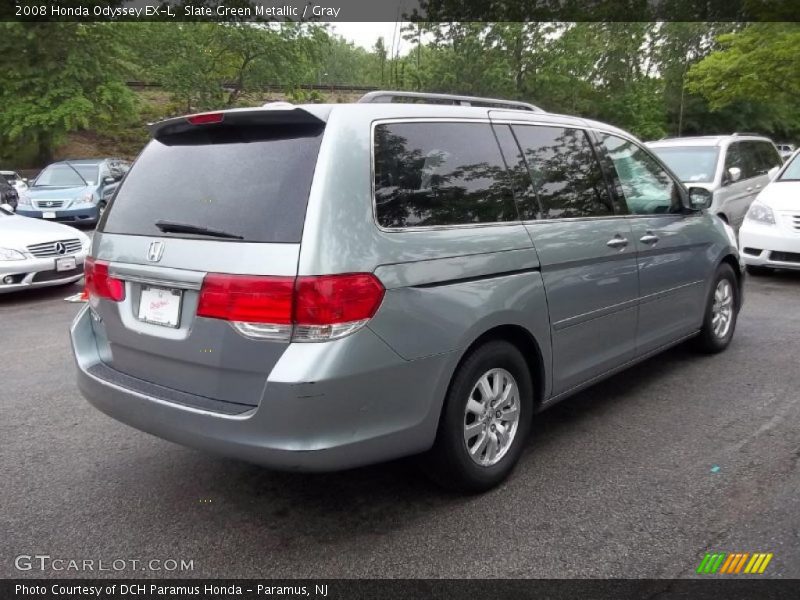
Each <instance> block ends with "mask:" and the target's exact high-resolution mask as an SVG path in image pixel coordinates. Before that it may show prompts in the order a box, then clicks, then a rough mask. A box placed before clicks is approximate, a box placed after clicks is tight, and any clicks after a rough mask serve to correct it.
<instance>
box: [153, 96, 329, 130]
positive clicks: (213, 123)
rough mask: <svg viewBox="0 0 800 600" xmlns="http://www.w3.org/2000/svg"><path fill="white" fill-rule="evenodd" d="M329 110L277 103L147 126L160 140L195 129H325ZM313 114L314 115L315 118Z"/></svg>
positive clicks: (184, 117) (170, 120)
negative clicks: (250, 127)
mask: <svg viewBox="0 0 800 600" xmlns="http://www.w3.org/2000/svg"><path fill="white" fill-rule="evenodd" d="M329 112H330V110H327V111H326V110H314V111H313V112H312V111H311V110H306V109H305V108H300V107H299V106H294V105H291V104H287V103H285V102H276V103H274V104H265V105H264V106H263V107H261V108H241V109H238V108H237V109H232V110H224V111H222V110H221V111H214V112H204V113H195V114H191V115H184V116H181V117H173V118H171V119H164V120H163V121H157V122H155V123H150V124H149V125H148V126H147V129H148V130H149V131H150V135H151V136H152V137H153V138H155V139H159V138H162V137H166V136H171V135H176V134H181V133H186V132H187V131H192V130H195V129H196V128H198V127H219V126H221V125H277V124H280V125H320V126H321V125H325V123H326V120H327V117H328V113H329ZM315 113H316V114H315Z"/></svg>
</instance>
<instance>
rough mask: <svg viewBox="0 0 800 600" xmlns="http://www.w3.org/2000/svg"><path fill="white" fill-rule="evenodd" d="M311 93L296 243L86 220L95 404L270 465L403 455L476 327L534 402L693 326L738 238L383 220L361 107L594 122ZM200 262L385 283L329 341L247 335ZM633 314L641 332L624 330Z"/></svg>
mask: <svg viewBox="0 0 800 600" xmlns="http://www.w3.org/2000/svg"><path fill="white" fill-rule="evenodd" d="M302 108H303V110H305V107H302ZM312 108H313V111H316V112H313V113H312V114H313V115H316V116H318V117H319V119H321V120H323V121H324V122H325V126H324V127H325V129H324V134H323V137H322V140H321V143H320V146H319V152H318V156H317V159H316V166H315V171H314V177H313V180H312V183H311V187H310V192H309V198H308V204H307V207H306V213H305V221H304V226H303V230H302V239H301V241H300V243H297V244H278V243H269V242H259V243H250V242H240V241H231V240H218V239H208V238H205V239H197V238H195V239H182V238H176V237H168V236H164V237H159V236H149V235H125V234H123V233H114V234H111V233H104V232H103V231H102V228H103V222H101V225H100V229H101V231H100V232H98V233H97V234H96V236H95V240H94V245H93V249H92V255H93V256H95V257H96V258H97V259H99V260H104V261H108V262H109V263H110V264H109V271H110V273H111V274H112V276H114V277H118V278H120V279H123V280H124V281H125V289H126V299H125V300H124V301H122V302H118V303H114V302H111V301H108V300H104V299H100V300H96V301H94V302H93V303H92V304H91V306H89V307H87V308H86V309H84V310H83V311H82V312H81V313H80V314H79V315H78V317H77V318H76V320H75V322H74V323H73V326H72V330H71V336H72V344H73V348H74V352H75V357H76V363H77V366H78V385H79V387H80V389H81V391H82V393H83V394H84V395H85V396H86V397H87V399H88V400H89V401H90V402H91V403H92V404H93V405H95V406H96V407H98V408H99V409H100V410H102V411H104V412H105V413H107V414H109V415H111V416H113V417H114V418H116V419H118V420H120V421H122V422H125V423H128V424H130V425H132V426H134V427H137V428H139V429H142V430H144V431H148V432H151V433H154V434H156V435H159V436H161V437H164V438H166V439H170V440H173V441H176V442H179V443H183V444H186V445H190V446H195V447H199V448H203V449H208V450H211V451H214V452H218V453H222V454H227V455H231V456H236V457H239V458H242V459H245V460H249V461H252V462H256V463H260V464H265V465H268V466H271V467H275V468H283V469H304V470H335V469H340V468H348V467H352V466H358V465H362V464H368V463H372V462H377V461H380V460H386V459H390V458H396V457H400V456H405V455H408V454H413V453H417V452H422V451H425V450H427V449H428V448H430V447H431V445H432V444H433V443H434V440H435V436H436V432H437V428H438V426H439V417H440V414H441V409H442V405H443V402H444V398H445V395H446V392H447V389H448V386H449V385H450V381H451V379H452V376H453V374H454V373H455V372H456V369H457V367H458V365H459V364H460V362H461V361H462V360H464V357H465V356H467V354H468V353H469V351H470V349H471V348H473V347H475V344H476V343H479V341H480V340H482V339H486V336H487V335H508V332H509V331H513V332H514V333H515V335H521V336H522V337H523V338H524V339H525V340H527V342H528V343H526V344H525V351H526V352H527V353H529V354H528V355H527V356H526V358H527V359H528V362H529V364H531V365H532V366H533V368H535V369H536V372H535V374H534V375H535V379H536V380H537V381H535V384H536V387H537V390H538V392H539V393H538V395H537V400H540V401H541V406H545V405H549V404H551V403H552V402H554V401H556V400H560V399H563V398H564V397H566V396H567V395H569V394H570V393H572V392H574V391H575V390H577V389H579V388H581V387H582V386H585V385H587V384H588V383H589V382H592V381H596V380H597V379H600V378H602V377H604V376H607V375H608V374H610V373H613V372H615V371H617V370H619V369H620V368H622V367H623V366H625V365H627V364H630V363H632V362H633V361H635V360H638V359H640V358H641V357H643V356H645V355H647V352H648V349H658V348H663V347H667V346H668V345H670V344H674V343H676V342H677V341H679V340H681V339H684V338H685V337H686V336H687V335H691V334H692V333H694V332H695V331H696V329H697V328H698V327H699V322H700V320H701V319H702V312H701V308H702V307H701V306H699V305H701V304H703V303H702V302H701V301H700V298H701V296H702V298H705V294H706V290H707V287H708V285H709V283H708V282H709V280H710V278H711V275H712V274H713V272H714V270H715V269H716V267H717V265H718V264H719V261H721V260H723V259H724V258H725V257H726V256H728V255H731V256H736V249H735V248H733V247H731V246H730V243H729V237H728V236H727V234H726V233H725V230H724V228H723V226H722V224H721V222H719V220H718V219H716V218H715V217H712V216H710V215H703V214H701V213H698V212H692V211H688V212H687V214H686V215H680V216H674V217H673V216H670V217H665V216H660V217H652V218H647V219H639V218H637V217H634V216H630V215H615V216H612V217H610V218H587V219H561V220H547V221H530V222H528V221H525V222H523V221H522V220H517V221H512V222H503V223H480V224H478V223H475V224H472V223H468V224H460V225H444V226H431V227H418V228H415V227H412V228H408V229H402V230H399V229H391V228H384V227H381V226H379V225H378V220H377V218H376V214H375V213H376V207H375V202H374V190H373V177H374V173H373V170H374V167H375V165H374V164H373V156H372V155H373V152H372V148H373V129H374V127H375V125H376V124H377V123H388V122H394V121H403V122H405V121H414V122H420V121H422V122H431V123H434V122H437V121H459V122H467V123H468V122H474V123H483V124H485V123H490V121H491V122H498V123H504V122H516V121H520V122H525V123H535V122H542V123H548V124H564V125H568V126H570V127H582V128H592V127H596V126H600V125H602V124H596V123H595V122H592V121H587V120H584V119H579V118H575V117H562V116H558V115H551V114H546V113H526V112H524V111H505V110H501V111H498V110H490V109H487V108H477V107H463V106H434V105H423V104H354V105H346V104H345V105H328V106H314V107H308V110H309V113H311V111H312ZM264 110H275V111H278V112H280V111H281V110H282V111H286V112H289V111H288V109H286V108H285V107H281V108H280V109H279V108H277V107H273V108H269V107H266V108H265V109H264ZM490 113H491V114H490ZM242 114H243V113H242ZM276 115H277V112H276V113H275V114H270V118H273V117H275V118H277V116H276ZM320 115H321V116H320ZM295 116H296V115H295ZM490 117H491V119H490ZM602 127H603V129H604V130H608V131H612V132H619V130H617V129H616V128H613V127H611V126H606V125H602ZM620 133H621V134H624V132H620ZM624 135H626V136H627V134H624ZM134 168H135V167H134ZM132 180H133V178H131V179H129V181H132ZM122 185H123V186H124V185H125V184H124V182H123V184H122ZM122 196H123V194H122V192H121V193H120V194H119V195H117V200H119V199H121V198H122ZM113 210H114V208H113V206H112V208H111V213H112V214H113ZM148 225H150V223H149V222H148ZM642 229H644V230H645V231H654V232H657V233H658V234H659V236H660V237H661V238H662V239H663V243H662V244H661V246H660V247H658V248H656V249H651V248H640V247H639V246H638V245H637V244H636V242H635V240H634V238H635V237H636V236H637V235H639V234H640V233H641V230H642ZM617 235H620V236H624V237H626V238H627V239H628V240H629V245H628V246H627V247H626V248H625V249H624V250H623V251H620V250H619V249H615V248H611V247H609V246H608V245H607V242H608V241H609V240H611V239H612V238H614V237H615V236H617ZM154 243H157V244H161V245H162V246H161V248H160V249H161V250H162V254H161V255H160V256H159V257H158V259H157V260H151V259H150V258H149V257H150V256H152V255H153V254H154V253H152V252H151V251H150V250H151V247H152V245H153V244H154ZM214 272H216V273H231V274H250V275H273V276H282V277H287V276H288V277H293V276H319V275H329V274H342V273H371V274H374V275H375V276H376V277H377V278H378V279H379V280H380V281H381V282H382V284H383V286H384V287H385V293H384V296H383V300H382V302H381V304H380V306H379V308H378V309H377V311H376V312H375V314H374V316H373V317H372V318H371V319H370V320H369V321H368V323H367V324H366V326H364V327H362V328H360V329H358V330H356V331H355V333H352V334H350V335H348V336H346V337H343V338H341V339H337V340H333V341H327V342H318V343H317V342H315V343H304V342H297V341H293V342H277V341H265V340H260V341H254V340H252V339H247V338H245V337H244V336H242V335H240V334H239V333H237V332H236V331H235V330H234V329H233V327H231V325H230V324H229V323H226V322H224V321H221V320H216V319H208V318H204V317H198V316H197V315H196V307H197V303H198V293H199V292H198V290H199V288H200V287H201V285H202V281H203V278H204V277H205V276H206V274H207V273H214ZM640 281H644V286H642V285H641V284H640ZM690 284H691V285H690ZM695 284H696V285H695ZM145 285H160V286H164V287H171V288H177V289H181V290H183V291H182V293H183V306H182V313H181V319H180V322H179V325H178V327H175V328H167V327H161V326H157V325H152V324H149V323H144V322H142V321H140V320H139V319H138V318H137V315H136V304H137V302H138V298H139V297H140V295H141V288H142V286H145ZM684 288H685V289H684ZM645 291H646V292H647V293H646V294H644V292H645ZM643 296H646V297H643ZM643 300H644V301H643ZM672 302H674V303H675V304H674V305H673V304H672ZM661 310H664V311H666V314H664V315H662V317H663V318H662V319H661V320H659V314H660V311H661ZM648 311H650V312H648ZM687 312H688V313H691V314H686V313H687ZM642 314H644V315H645V322H650V323H652V328H653V332H652V339H651V338H647V337H646V334H647V333H651V332H642V331H641V330H640V327H639V324H640V323H641V319H640V316H641V315H642ZM667 321H668V322H667ZM638 338H641V339H642V340H644V342H643V343H642V344H640V348H637V339H638ZM517 339H519V338H517Z"/></svg>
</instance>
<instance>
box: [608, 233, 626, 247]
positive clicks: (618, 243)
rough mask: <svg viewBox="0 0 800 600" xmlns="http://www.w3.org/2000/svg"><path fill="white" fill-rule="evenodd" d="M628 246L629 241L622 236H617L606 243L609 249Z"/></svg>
mask: <svg viewBox="0 0 800 600" xmlns="http://www.w3.org/2000/svg"><path fill="white" fill-rule="evenodd" d="M627 245H628V240H627V239H625V238H624V237H622V236H621V235H619V234H617V235H615V236H614V237H613V238H611V239H610V240H608V241H607V242H606V246H608V247H609V248H620V249H622V248H625V246H627Z"/></svg>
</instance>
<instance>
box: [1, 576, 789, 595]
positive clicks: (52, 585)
mask: <svg viewBox="0 0 800 600" xmlns="http://www.w3.org/2000/svg"><path fill="white" fill-rule="evenodd" d="M798 596H800V580H777V579H772V580H770V579H750V578H748V579H744V578H742V579H737V578H734V577H732V578H726V579H723V578H716V579H681V580H669V579H666V580H652V579H628V580H610V579H599V580H587V579H578V580H564V579H544V580H541V579H539V580H510V579H480V580H448V579H434V580H430V579H427V580H426V579H422V580H410V579H392V580H349V579H332V580H291V579H290V580H256V579H244V580H241V579H240V580H207V579H206V580H201V579H171V580H158V581H154V580H135V579H120V580H112V579H98V580H89V579H82V580H81V579H61V580H53V579H50V580H47V579H27V580H20V579H18V580H3V581H2V582H0V598H3V599H10V598H13V599H15V600H21V599H26V598H39V599H46V600H88V599H90V598H95V599H97V598H100V599H104V600H105V599H114V600H116V599H118V598H131V599H136V600H190V599H195V600H197V599H210V598H225V599H229V600H255V599H257V598H284V599H290V598H291V599H296V598H312V599H315V600H328V599H330V600H340V599H341V600H349V599H362V598H363V599H373V598H375V599H377V598H379V599H381V600H384V599H385V600H393V599H401V598H403V599H405V598H413V599H425V598H431V599H437V600H444V599H450V598H452V599H453V600H479V599H480V600H512V599H514V600H516V599H525V598H531V599H533V598H536V599H540V600H562V599H564V600H566V599H572V598H576V599H586V600H589V599H591V600H606V599H608V600H612V599H613V600H622V599H625V598H647V599H658V600H668V599H669V600H671V599H686V600H690V599H691V600H705V599H712V598H713V599H715V600H716V599H720V598H724V599H725V600H751V599H753V598H758V599H759V600H772V599H784V598H792V599H794V598H797V597H798Z"/></svg>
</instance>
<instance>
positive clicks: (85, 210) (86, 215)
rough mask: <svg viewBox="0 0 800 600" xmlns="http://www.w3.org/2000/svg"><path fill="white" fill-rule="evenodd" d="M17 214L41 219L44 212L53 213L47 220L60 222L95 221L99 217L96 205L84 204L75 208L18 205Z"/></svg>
mask: <svg viewBox="0 0 800 600" xmlns="http://www.w3.org/2000/svg"><path fill="white" fill-rule="evenodd" d="M16 212H17V214H18V215H21V216H23V217H31V218H34V219H43V218H44V213H46V212H47V213H51V212H52V213H54V214H55V218H48V219H47V220H48V221H58V222H61V223H87V224H88V223H96V222H97V219H98V217H99V214H100V213H99V211H98V210H97V206H96V205H94V204H92V205H86V206H79V207H76V208H63V209H62V208H54V209H47V208H35V207H30V206H24V207H22V206H21V207H18V208H17V211H16Z"/></svg>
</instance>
